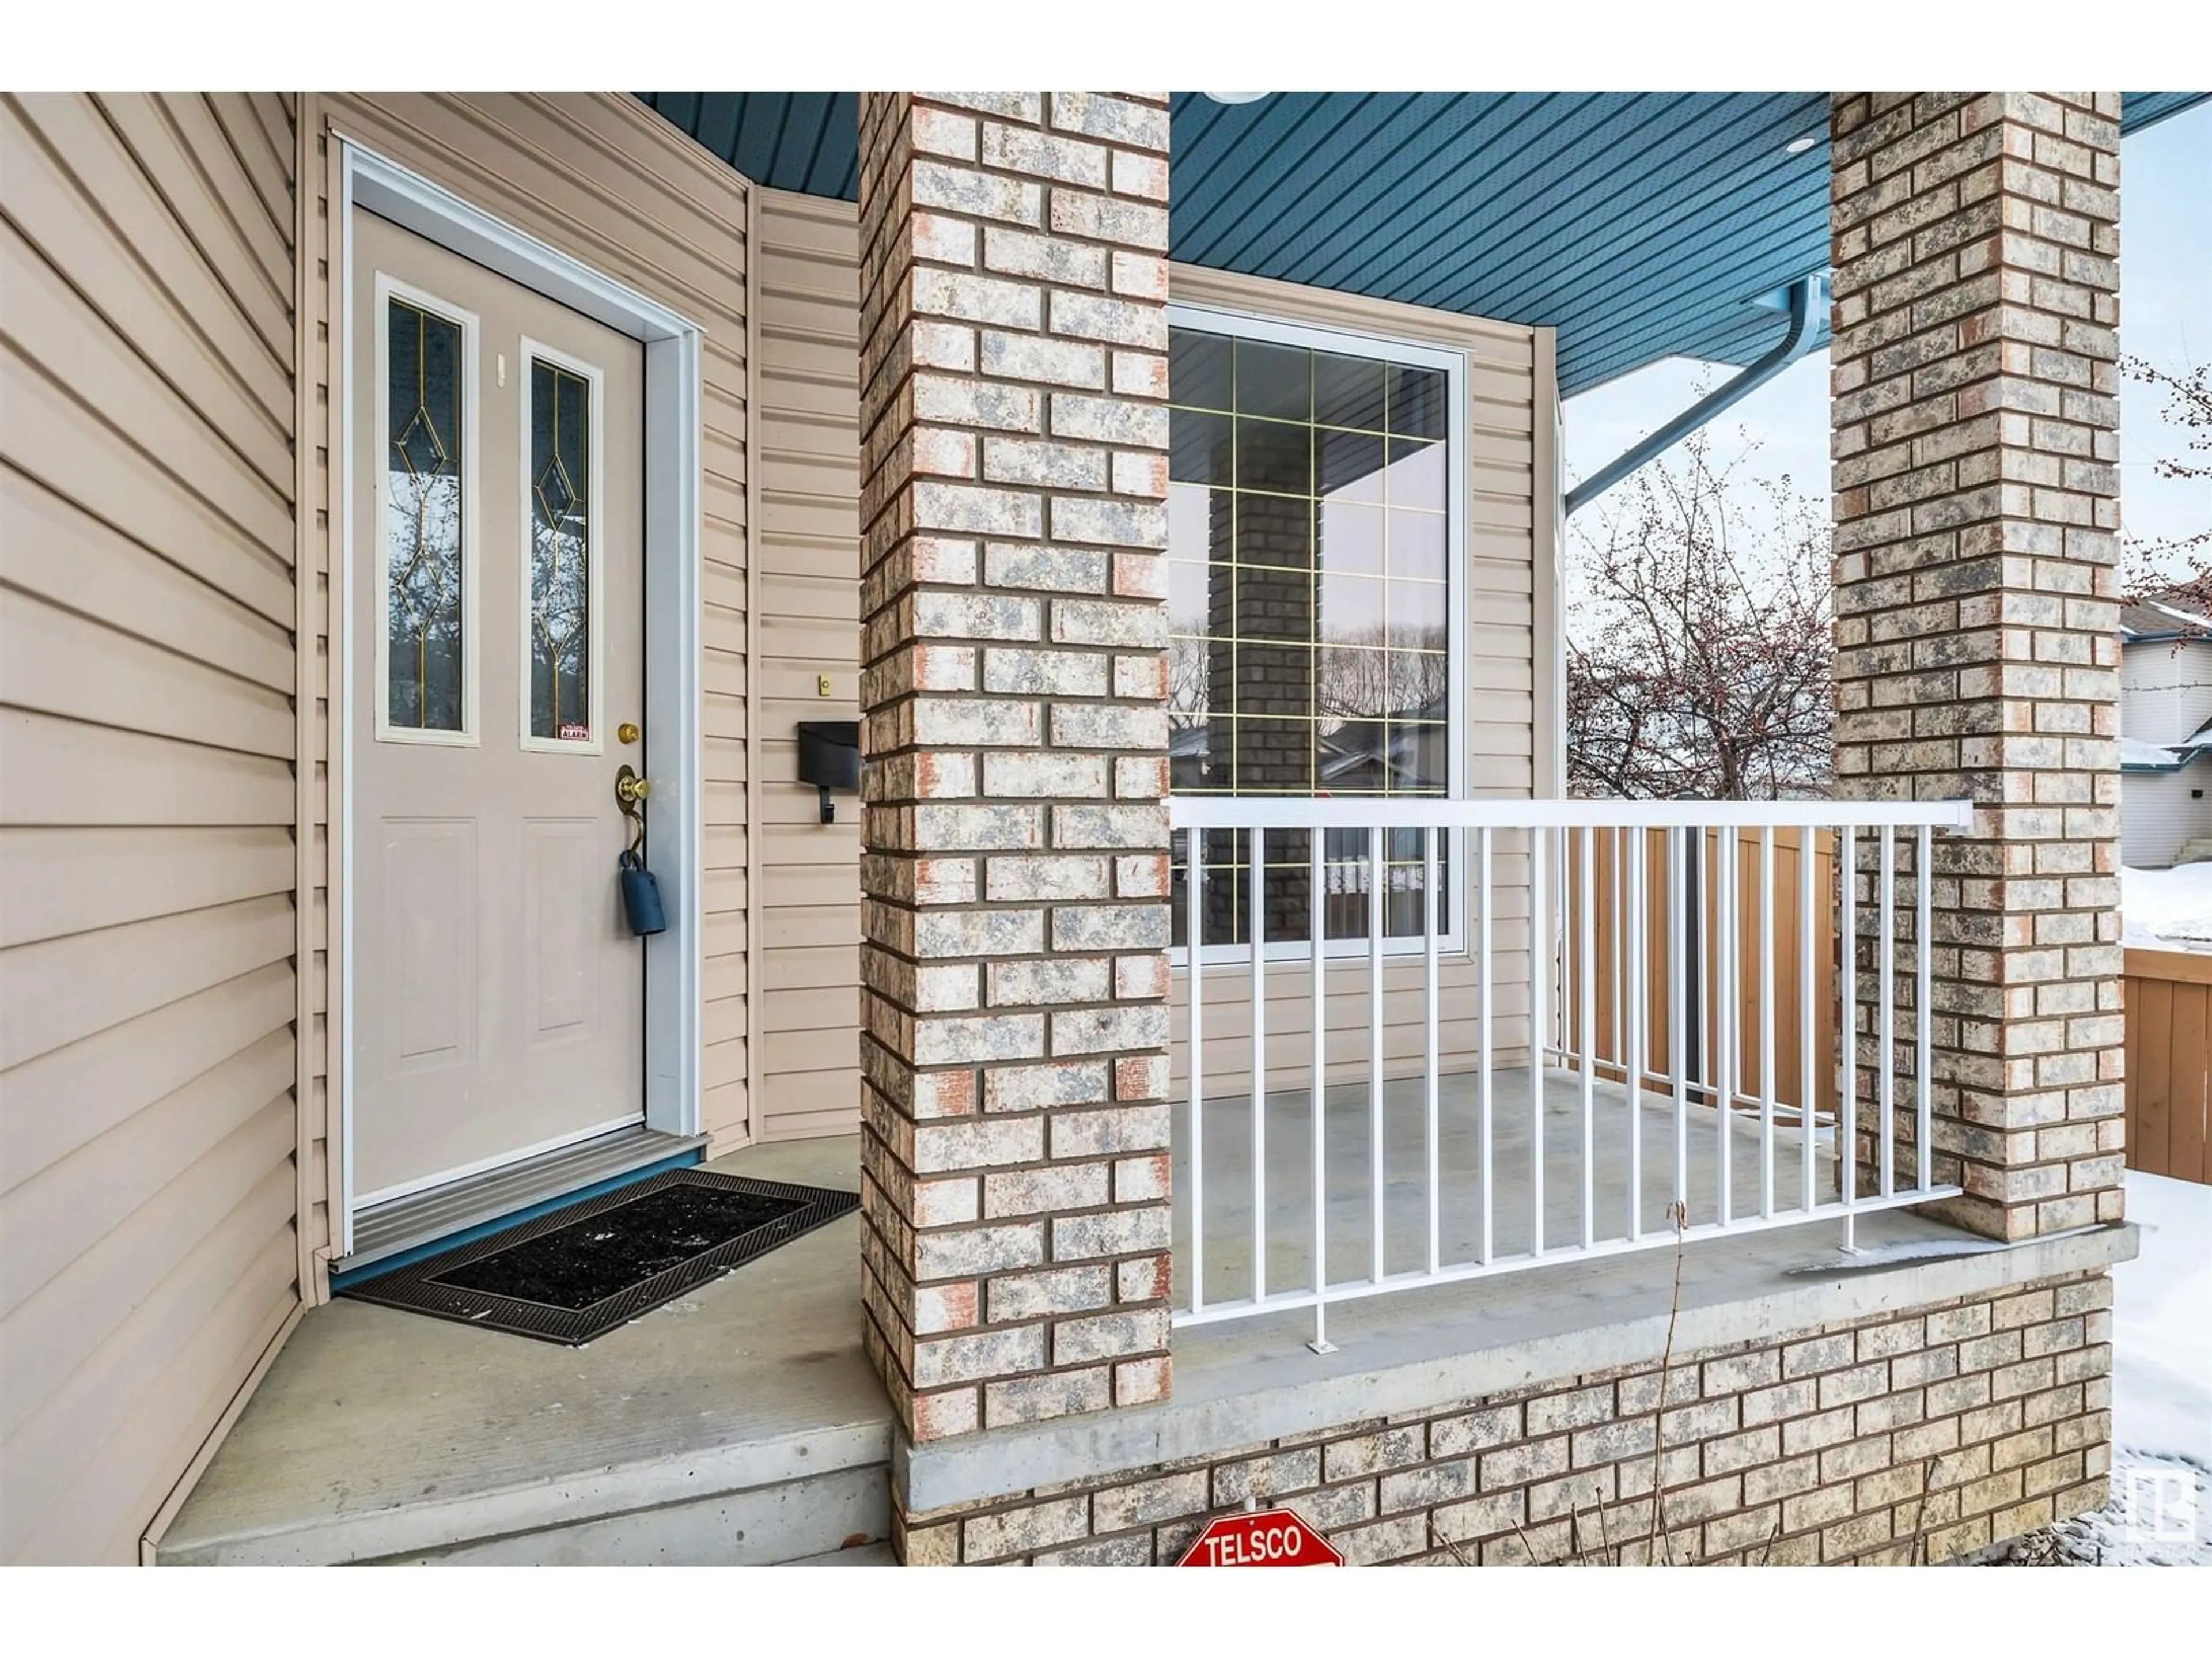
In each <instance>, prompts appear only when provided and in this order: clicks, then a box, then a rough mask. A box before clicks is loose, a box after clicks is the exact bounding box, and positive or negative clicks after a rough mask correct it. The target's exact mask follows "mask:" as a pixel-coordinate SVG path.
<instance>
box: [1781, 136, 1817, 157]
mask: <svg viewBox="0 0 2212 1659" xmlns="http://www.w3.org/2000/svg"><path fill="white" fill-rule="evenodd" d="M1817 143H1820V140H1819V139H1818V138H1792V139H1791V140H1790V142H1789V143H1786V144H1784V145H1783V147H1782V153H1783V154H1784V155H1803V154H1804V153H1805V152H1806V151H1807V150H1808V149H1812V148H1813V146H1814V145H1815V144H1817Z"/></svg>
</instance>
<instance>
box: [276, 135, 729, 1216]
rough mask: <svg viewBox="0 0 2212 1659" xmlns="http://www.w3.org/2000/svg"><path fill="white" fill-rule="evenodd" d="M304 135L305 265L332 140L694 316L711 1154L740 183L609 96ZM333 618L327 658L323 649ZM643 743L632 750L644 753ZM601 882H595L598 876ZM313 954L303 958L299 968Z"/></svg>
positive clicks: (336, 1060)
mask: <svg viewBox="0 0 2212 1659" xmlns="http://www.w3.org/2000/svg"><path fill="white" fill-rule="evenodd" d="M316 112H317V113H316V116H315V120H314V125H313V132H312V135H311V137H312V139H313V142H314V143H315V144H316V149H317V154H316V163H315V165H316V169H317V176H318V179H319V183H320V185H321V188H322V191H323V201H322V203H321V204H320V205H319V213H318V216H317V220H316V224H317V227H318V233H319V245H318V246H317V247H316V248H315V250H314V252H315V256H316V258H317V260H318V261H319V262H320V265H321V268H322V269H323V270H325V272H338V271H342V270H343V260H342V259H341V258H339V257H338V253H337V248H336V247H335V246H333V240H332V239H333V238H334V237H335V235H336V234H337V233H336V231H335V229H334V228H333V226H334V223H335V222H334V220H333V218H332V214H333V212H334V211H335V210H334V209H333V207H332V205H331V204H333V203H335V202H336V200H337V191H338V170H337V169H338V155H339V147H338V145H337V143H336V142H335V137H334V135H335V136H343V137H347V138H349V139H351V140H352V141H354V142H355V143H360V144H362V145H363V146H365V147H366V148H368V149H371V150H374V151H375V152H376V153H377V154H379V155H383V156H384V157H386V159H388V160H390V161H395V162H397V163H398V164H399V165H400V166H402V167H406V168H408V169H410V171H412V172H414V173H418V174H420V175H421V176H422V177H423V178H426V179H429V180H431V181H432V182H433V183H435V184H437V185H442V186H443V187H445V188H446V189H447V190H449V191H453V193H454V194H455V195H457V196H459V197H461V198H462V199H464V200H465V201H466V202H468V203H469V204H471V205H472V206H474V207H477V208H478V209H480V210H483V211H484V212H486V213H489V214H491V215H494V216H496V217H498V218H500V219H501V220H504V221H505V222H507V223H508V224H510V225H512V226H513V227H515V228H517V229H520V230H521V231H524V232H526V234H530V235H532V236H535V237H537V238H538V239H539V240H542V241H544V242H546V243H548V244H550V246H554V247H556V248H558V249H559V250H560V251H562V252H564V253H567V254H568V255H570V256H571V257H573V258H577V259H580V260H581V261H583V262H584V263H585V264H588V265H590V266H592V268H593V269H594V270H599V271H600V272H603V273H604V274H605V275H606V276H609V277H611V279H613V280H614V281H616V282H618V283H623V284H625V285H627V286H628V287H630V288H632V289H635V290H637V291H638V292H639V293H641V294H643V295H647V297H648V298H651V299H653V300H656V301H659V302H660V303H661V304H663V305H665V306H667V307H669V308H670V309H671V310H673V311H676V312H678V313H680V314H682V315H684V317H686V318H688V319H690V320H692V321H693V322H696V323H697V324H698V325H700V327H701V328H702V330H703V331H705V341H704V353H703V364H702V380H703V385H702V408H703V412H704V415H703V418H704V427H705V430H704V432H703V434H702V458H703V470H704V476H703V477H702V480H701V485H702V488H701V492H700V493H701V507H702V518H703V536H702V544H701V555H702V564H701V569H700V587H701V594H702V603H703V617H702V629H701V639H702V664H701V675H702V705H703V709H704V732H703V735H704V749H705V779H704V787H703V789H702V795H703V802H704V810H703V818H704V823H703V825H702V831H703V833H702V847H703V856H704V863H705V867H704V869H703V870H702V872H699V880H700V882H701V886H702V900H703V905H704V908H705V913H706V915H705V929H704V933H705V938H704V951H705V964H704V975H703V1000H704V1006H703V1008H702V1048H703V1050H704V1053H703V1056H702V1060H703V1063H702V1073H701V1075H702V1127H704V1128H705V1129H706V1130H707V1131H708V1133H710V1134H712V1135H713V1136H714V1140H715V1143H716V1146H717V1147H718V1148H726V1147H729V1146H738V1145H742V1144H744V1140H745V1139H747V1138H748V1137H749V1136H750V1133H751V1123H750V1109H749V1106H748V1101H747V1087H746V1051H747V1036H746V1028H747V1022H748V1018H749V1011H748V1006H747V1002H746V999H747V998H748V996H749V995H750V993H751V986H750V982H749V975H748V973H747V957H746V952H747V948H748V945H749V939H748V930H747V915H746V906H747V904H748V902H750V894H749V892H748V890H747V886H746V878H745V866H746V858H747V844H746V837H747V815H746V810H745V758H746V757H745V744H746V661H745V630H746V614H745V612H746V606H747V605H748V603H749V598H748V590H747V576H746V571H747V561H748V550H747V544H746V542H747V534H748V523H747V520H748V511H747V497H746V489H747V484H746V477H745V454H746V449H745V446H746V442H747V434H746V418H747V392H746V376H747V373H748V366H747V362H746V356H745V341H746V316H745V304H746V301H745V281H746V247H745V213H746V206H745V197H744V192H745V188H746V186H745V185H744V180H743V179H740V178H738V175H737V174H735V173H732V172H731V171H730V169H729V168H728V167H725V166H724V165H722V163H720V161H716V160H715V159H714V157H712V156H710V155H708V154H707V153H706V152H705V151H704V150H702V149H700V148H699V147H698V146H697V145H696V144H694V143H692V142H691V141H690V139H688V138H686V137H684V136H683V135H682V134H681V133H679V132H678V131H676V129H674V128H673V127H671V126H670V125H668V124H667V123H666V122H665V121H663V120H661V119H660V118H659V117H658V116H656V115H654V114H653V112H651V111H649V110H647V109H646V108H645V107H644V106H641V105H640V104H638V103H636V102H635V100H631V99H629V98H625V97H622V96H619V95H617V94H597V93H593V94H481V95H478V94H466V95H462V94H450V95H449V94H394V95H391V96H376V97H369V96H363V95H355V94H326V95H324V96H322V97H320V98H319V99H318V100H316ZM312 286H313V289H314V291H313V293H311V294H310V295H308V297H307V304H308V306H309V307H311V308H313V309H314V310H315V311H316V313H317V314H318V315H319V317H321V318H323V319H329V326H328V329H327V330H326V331H325V336H324V339H323V343H322V345H321V347H320V349H319V350H318V352H317V354H316V357H315V361H314V362H313V363H312V364H311V365H310V366H309V368H310V372H311V373H312V374H313V375H314V376H315V379H316V382H317V385H318V388H319V390H318V396H317V398H316V400H315V404H314V408H315V416H314V418H313V421H312V422H311V425H312V426H313V434H312V441H313V445H314V447H315V454H316V465H315V468H314V472H313V482H312V489H313V494H314V499H315V505H316V507H317V509H318V511H317V526H318V529H317V533H316V534H315V536H314V538H313V550H312V554H311V556H312V557H313V561H314V562H315V565H316V567H317V570H318V573H319V580H318V584H317V603H316V609H315V616H314V617H313V632H314V633H315V635H316V636H317V641H318V644H317V659H316V660H317V671H318V677H319V678H318V685H319V691H320V695H321V697H322V702H321V704H320V706H319V711H318V715H317V720H316V728H317V744H318V752H319V755H321V756H324V757H327V756H328V754H329V752H330V735H331V733H330V712H329V707H328V696H329V690H328V688H329V686H330V685H331V684H332V682H333V679H334V678H337V677H338V676H342V674H343V646H344V634H345V623H344V619H343V616H340V617H336V618H333V617H332V615H331V605H330V581H329V571H330V568H331V546H330V534H329V525H330V522H331V518H332V516H333V513H332V507H333V503H332V502H331V489H332V487H333V483H332V477H331V471H330V465H329V452H330V447H331V441H332V437H331V426H330V421H331V410H334V409H337V408H340V407H342V406H343V398H344V397H345V395H346V392H345V389H344V386H343V384H342V376H339V377H337V380H335V381H334V376H333V370H334V369H336V368H339V367H340V365H339V364H338V363H337V362H335V361H334V353H335V349H336V340H335V335H336V332H337V320H336V319H337V293H336V291H335V289H334V288H333V287H332V286H331V283H329V282H328V281H325V282H322V283H315V284H313V285H312ZM334 624H335V626H336V628H337V639H338V644H339V647H340V654H339V655H338V656H337V657H335V658H334V657H333V656H332V655H331V631H332V628H333V625H334ZM650 741H651V739H650V736H649V735H648V738H647V742H648V745H649V744H650ZM328 794H329V792H328V789H327V787H325V788H324V789H322V790H321V791H319V794H318V808H319V816H318V820H317V824H318V829H317V834H318V846H319V847H321V848H325V855H324V862H323V864H322V866H321V868H320V874H319V886H322V887H325V888H326V887H327V885H328V883H329V881H330V879H331V871H332V870H333V868H334V867H335V866H334V865H333V863H332V860H342V858H343V826H340V829H341V835H340V837H339V840H338V842H337V845H336V846H332V845H331V842H330V840H329V838H328V835H327V827H328V822H329V820H328V813H329V810H330V804H329V799H328ZM610 879H611V876H610ZM330 914H331V910H330V906H329V903H328V901H327V895H326V893H325V894H322V895H319V898H318V902H317V908H316V915H317V918H318V938H319V939H327V937H328V930H329V927H330V923H329V920H328V918H329V915H330ZM319 967H320V964H319ZM329 980H330V975H329V973H328V972H326V971H319V972H318V975H317V980H316V983H317V998H318V1000H317V1005H316V1012H317V1014H318V1016H319V1017H323V1016H325V1015H326V1014H327V1011H328V1010H329V1009H330V1008H331V1006H332V1005H333V1003H334V1002H335V1000H337V997H338V995H339V993H338V991H337V989H336V988H335V987H331V985H330V983H329ZM344 1042H345V1036H344V1033H343V1031H340V1030H337V1029H336V1026H335V1024H331V1027H330V1029H329V1030H328V1033H327V1037H326V1041H325V1044H324V1045H322V1046H321V1048H319V1054H318V1060H319V1063H320V1066H322V1067H324V1068H327V1067H329V1066H337V1065H342V1064H343V1052H344ZM317 1098H318V1101H319V1103H320V1104H321V1105H322V1107H323V1110H322V1111H321V1112H320V1113H319V1115H317V1116H316V1118H315V1120H314V1125H313V1127H314V1129H315V1131H316V1139H315V1141H314V1144H313V1153H312V1156H313V1164H314V1169H315V1171H316V1173H317V1175H318V1176H319V1186H318V1188H317V1190H318V1192H319V1193H320V1194H323V1196H324V1198H325V1206H327V1205H330V1204H336V1203H337V1202H339V1201H340V1194H339V1193H338V1191H337V1180H338V1173H339V1172H338V1171H337V1170H335V1169H334V1168H333V1167H332V1165H331V1161H330V1159H329V1157H328V1151H327V1142H326V1139H325V1137H326V1135H327V1134H328V1133H333V1132H334V1131H335V1128H336V1125H335V1123H334V1122H333V1121H332V1120H331V1116H330V1115H329V1109H328V1099H329V1095H328V1091H325V1090H323V1089H322V1088H321V1087H320V1086H319V1085H318V1091H317ZM316 1219H317V1225H318V1229H319V1231H318V1233H317V1235H316V1242H317V1243H318V1244H321V1245H327V1244H328V1243H329V1242H330V1231H329V1221H328V1216H327V1212H326V1208H325V1209H324V1210H319V1211H318V1212H317V1218H316Z"/></svg>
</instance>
